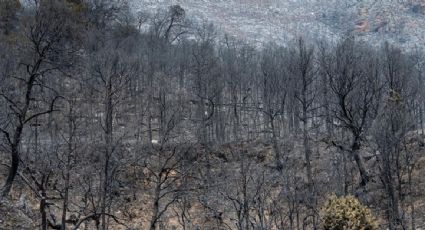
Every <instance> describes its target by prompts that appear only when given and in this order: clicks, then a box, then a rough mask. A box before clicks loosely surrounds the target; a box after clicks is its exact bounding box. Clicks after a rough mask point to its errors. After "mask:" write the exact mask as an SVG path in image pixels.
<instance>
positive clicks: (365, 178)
mask: <svg viewBox="0 0 425 230" xmlns="http://www.w3.org/2000/svg"><path fill="white" fill-rule="evenodd" d="M351 154H352V155H353V157H354V161H355V162H356V164H357V168H358V169H359V172H360V177H361V182H360V185H361V186H362V187H365V186H366V185H367V183H368V182H369V175H368V173H367V170H366V167H365V165H364V163H363V160H362V159H361V156H360V144H359V140H358V138H357V137H355V138H354V142H353V145H352V146H351Z"/></svg>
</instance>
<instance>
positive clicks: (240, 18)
mask: <svg viewBox="0 0 425 230" xmlns="http://www.w3.org/2000/svg"><path fill="white" fill-rule="evenodd" d="M173 4H179V5H181V6H182V7H183V8H184V9H185V10H186V13H187V15H188V16H189V17H191V18H193V20H195V21H197V22H202V21H205V20H207V21H211V22H213V23H214V24H215V25H216V26H217V27H219V28H220V29H221V30H223V31H224V32H225V33H227V34H229V35H233V36H235V37H237V38H240V39H246V40H248V41H250V42H252V43H255V44H257V45H261V44H263V43H264V42H268V41H274V42H277V43H282V42H285V41H287V40H288V39H291V38H294V37H297V36H300V35H302V36H306V37H312V38H327V39H335V38H337V37H339V36H340V35H343V34H346V33H348V32H354V33H355V34H357V35H359V36H361V37H362V38H363V39H365V40H367V41H369V42H371V43H372V44H379V43H380V42H382V41H389V42H391V43H396V44H398V45H400V46H403V47H405V48H413V47H415V46H423V45H424V44H425V40H424V39H423V38H424V37H425V26H424V25H425V14H424V12H425V1H423V0H405V1H395V0H365V1H347V0H346V1H339V0H337V1H336V0H264V1H263V0H262V1H259V0H225V1H224V0H218V1H216V0H132V8H133V9H134V10H136V11H139V10H143V11H150V12H155V11H156V10H157V9H158V8H166V7H168V6H170V5H173Z"/></svg>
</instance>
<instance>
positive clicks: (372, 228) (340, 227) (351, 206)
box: [322, 196, 378, 230]
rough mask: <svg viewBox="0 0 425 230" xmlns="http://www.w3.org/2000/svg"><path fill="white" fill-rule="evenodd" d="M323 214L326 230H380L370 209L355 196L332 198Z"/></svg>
mask: <svg viewBox="0 0 425 230" xmlns="http://www.w3.org/2000/svg"><path fill="white" fill-rule="evenodd" d="M322 212H323V217H322V222H323V229H324V230H378V226H377V224H376V220H375V218H374V217H373V215H372V212H371V211H370V209H369V208H367V207H365V206H364V205H362V204H361V203H360V202H359V201H358V200H357V199H356V198H355V197H353V196H347V197H336V196H331V197H330V199H329V200H328V202H327V203H326V204H325V206H324V207H323V208H322Z"/></svg>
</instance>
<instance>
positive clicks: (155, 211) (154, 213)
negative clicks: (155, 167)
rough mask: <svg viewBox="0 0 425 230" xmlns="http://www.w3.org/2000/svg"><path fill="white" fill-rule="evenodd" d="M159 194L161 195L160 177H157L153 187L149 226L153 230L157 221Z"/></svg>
mask: <svg viewBox="0 0 425 230" xmlns="http://www.w3.org/2000/svg"><path fill="white" fill-rule="evenodd" d="M160 195H161V177H159V178H158V181H157V183H156V187H155V194H154V200H153V201H154V202H153V210H152V217H151V221H150V227H149V229H150V230H155V229H156V224H157V223H158V215H159V199H160Z"/></svg>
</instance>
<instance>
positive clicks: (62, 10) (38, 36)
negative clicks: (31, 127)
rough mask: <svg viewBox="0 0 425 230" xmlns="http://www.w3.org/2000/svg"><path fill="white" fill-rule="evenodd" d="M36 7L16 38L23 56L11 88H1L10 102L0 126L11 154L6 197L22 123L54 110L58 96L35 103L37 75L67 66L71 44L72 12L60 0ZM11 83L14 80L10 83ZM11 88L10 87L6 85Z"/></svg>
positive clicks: (39, 84)
mask: <svg viewBox="0 0 425 230" xmlns="http://www.w3.org/2000/svg"><path fill="white" fill-rule="evenodd" d="M34 10H35V11H34V12H32V13H31V14H30V15H28V17H27V18H23V19H22V21H23V28H24V29H23V30H22V32H23V34H22V35H23V36H22V37H23V40H22V41H19V42H20V43H21V44H20V46H19V47H20V48H19V51H20V52H22V57H23V58H22V60H19V61H18V62H19V63H20V68H19V69H17V70H16V71H15V73H13V74H11V75H10V76H9V78H10V81H9V82H10V83H11V84H12V85H11V87H16V89H14V90H2V91H1V92H0V97H1V100H2V101H4V103H7V104H8V105H9V109H10V111H11V113H10V115H9V122H8V123H7V124H6V125H4V126H2V127H0V131H1V132H2V133H3V135H4V136H5V137H6V140H7V143H8V145H9V149H10V155H11V165H10V166H11V167H10V168H9V173H8V176H7V179H6V182H5V184H4V185H3V188H2V192H1V193H2V197H6V196H7V195H8V194H9V192H10V190H11V188H12V184H13V181H14V179H15V176H16V174H17V172H18V167H19V162H20V157H19V155H20V154H19V146H20V144H21V140H22V134H23V131H24V128H25V126H26V125H27V124H28V123H29V122H31V121H33V120H34V119H36V118H37V117H40V116H42V115H45V114H49V113H52V112H54V111H55V108H54V107H55V102H56V101H57V97H55V98H54V99H52V100H51V101H50V103H49V105H48V106H46V107H47V108H36V109H35V110H33V111H31V108H35V107H34V102H35V99H34V88H35V87H41V88H44V87H45V86H44V84H43V83H42V82H40V79H41V78H43V77H44V76H46V75H48V74H50V73H52V72H55V71H57V70H63V68H65V67H68V66H69V65H68V64H69V63H68V61H69V60H67V59H68V57H69V55H70V54H71V51H72V49H71V48H70V47H72V46H71V45H70V43H69V42H68V41H69V40H68V39H69V38H71V37H72V36H71V35H70V33H71V31H72V29H71V18H72V16H71V13H70V10H69V9H68V8H67V7H66V5H64V4H62V3H61V2H46V3H45V4H42V5H41V6H37V7H36V8H35V9H34ZM13 83H15V84H14V85H13ZM9 89H10V88H9Z"/></svg>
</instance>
